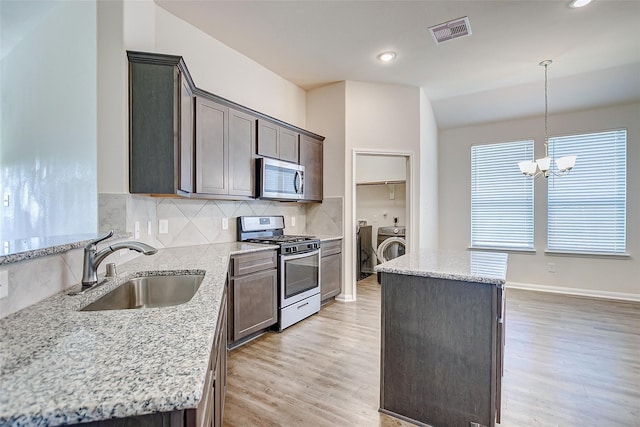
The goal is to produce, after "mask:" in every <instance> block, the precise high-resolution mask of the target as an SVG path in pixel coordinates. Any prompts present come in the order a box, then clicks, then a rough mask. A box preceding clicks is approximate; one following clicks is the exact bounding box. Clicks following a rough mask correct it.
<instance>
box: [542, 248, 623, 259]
mask: <svg viewBox="0 0 640 427" xmlns="http://www.w3.org/2000/svg"><path fill="white" fill-rule="evenodd" d="M544 254H545V255H552V256H567V257H577V258H605V259H630V258H631V254H627V253H624V254H609V253H587V252H569V251H553V250H549V249H546V250H545V251H544Z"/></svg>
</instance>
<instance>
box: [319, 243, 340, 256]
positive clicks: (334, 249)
mask: <svg viewBox="0 0 640 427" xmlns="http://www.w3.org/2000/svg"><path fill="white" fill-rule="evenodd" d="M320 249H321V251H322V256H323V257H326V256H328V255H334V254H339V253H340V252H342V240H332V241H330V242H322V244H321V245H320Z"/></svg>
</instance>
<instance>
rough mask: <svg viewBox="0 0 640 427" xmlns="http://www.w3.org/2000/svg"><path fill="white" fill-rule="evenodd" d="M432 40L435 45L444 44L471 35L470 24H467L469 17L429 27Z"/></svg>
mask: <svg viewBox="0 0 640 427" xmlns="http://www.w3.org/2000/svg"><path fill="white" fill-rule="evenodd" d="M429 31H431V35H432V36H433V40H435V42H436V44H440V43H442V42H446V41H447V40H452V39H457V38H458V37H465V36H470V35H471V24H469V17H467V16H465V17H464V18H458V19H454V20H452V21H449V22H444V23H442V24H438V25H434V26H433V27H429Z"/></svg>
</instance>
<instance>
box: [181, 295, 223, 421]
mask: <svg viewBox="0 0 640 427" xmlns="http://www.w3.org/2000/svg"><path fill="white" fill-rule="evenodd" d="M226 391H227V293H226V292H225V294H224V297H223V298H222V302H221V305H220V315H219V316H218V324H217V325H216V335H215V339H214V341H213V349H212V351H211V360H210V361H209V371H208V372H207V379H206V381H205V385H204V392H203V395H202V400H201V401H200V404H199V405H198V407H197V408H196V409H187V410H186V411H185V426H186V427H222V420H223V416H224V397H225V394H226Z"/></svg>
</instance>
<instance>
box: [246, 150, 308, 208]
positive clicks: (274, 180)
mask: <svg viewBox="0 0 640 427" xmlns="http://www.w3.org/2000/svg"><path fill="white" fill-rule="evenodd" d="M256 168H257V174H256V178H257V179H256V183H257V186H258V192H257V195H258V197H259V198H261V199H269V200H302V199H304V166H302V165H297V164H295V163H289V162H283V161H280V160H275V159H269V158H266V157H262V158H258V159H256Z"/></svg>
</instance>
